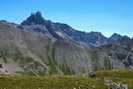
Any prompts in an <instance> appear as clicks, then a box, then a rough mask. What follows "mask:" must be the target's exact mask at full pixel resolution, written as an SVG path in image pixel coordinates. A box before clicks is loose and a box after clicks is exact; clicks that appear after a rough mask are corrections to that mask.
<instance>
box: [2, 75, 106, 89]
mask: <svg viewBox="0 0 133 89" xmlns="http://www.w3.org/2000/svg"><path fill="white" fill-rule="evenodd" d="M79 87H80V89H93V88H94V89H106V86H104V85H103V84H102V83H101V82H100V81H98V80H95V79H91V78H88V77H81V76H47V77H33V76H32V77H31V76H16V77H0V88H5V89H40V88H41V89H74V88H76V89H79Z"/></svg>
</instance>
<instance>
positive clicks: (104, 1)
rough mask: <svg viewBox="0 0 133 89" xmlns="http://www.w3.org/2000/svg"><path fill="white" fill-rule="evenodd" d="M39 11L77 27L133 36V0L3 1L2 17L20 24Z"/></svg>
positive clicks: (0, 17) (1, 7) (50, 17)
mask: <svg viewBox="0 0 133 89" xmlns="http://www.w3.org/2000/svg"><path fill="white" fill-rule="evenodd" d="M38 10H39V11H41V12H42V14H43V16H44V18H46V19H50V20H52V21H54V22H62V23H67V24H69V25H71V26H72V27H73V28H75V29H77V30H81V31H86V32H89V31H99V32H102V33H103V34H104V35H105V36H108V37H109V36H110V35H111V34H112V33H119V34H122V35H128V36H131V37H133V0H1V5H0V20H7V21H10V22H15V23H20V22H22V21H23V20H24V19H26V18H27V17H28V16H29V15H30V14H31V12H36V11H38Z"/></svg>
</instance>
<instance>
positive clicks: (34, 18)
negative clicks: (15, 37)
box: [21, 11, 45, 25]
mask: <svg viewBox="0 0 133 89" xmlns="http://www.w3.org/2000/svg"><path fill="white" fill-rule="evenodd" d="M44 22H45V19H44V18H43V17H42V14H41V12H40V11H37V12H36V13H32V14H31V15H30V16H29V17H28V18H27V19H26V20H25V21H23V22H22V23H21V24H22V25H40V24H44Z"/></svg>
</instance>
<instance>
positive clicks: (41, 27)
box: [0, 12, 133, 75]
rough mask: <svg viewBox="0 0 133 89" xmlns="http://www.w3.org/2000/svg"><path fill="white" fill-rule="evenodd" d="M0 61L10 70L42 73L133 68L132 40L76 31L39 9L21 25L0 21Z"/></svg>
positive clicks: (125, 37) (72, 72) (124, 37)
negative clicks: (45, 17) (45, 16)
mask: <svg viewBox="0 0 133 89" xmlns="http://www.w3.org/2000/svg"><path fill="white" fill-rule="evenodd" d="M0 63H4V64H6V67H7V69H8V71H9V72H10V73H16V72H19V73H20V72H21V73H28V74H33V72H36V73H38V74H43V75H47V74H48V75H49V74H81V73H88V71H92V70H102V69H127V68H128V69H133V39H131V38H129V37H127V36H121V35H118V34H114V35H113V36H111V37H110V38H107V37H105V36H103V35H102V34H101V33H100V32H90V33H85V32H81V31H77V30H74V29H73V28H71V27H70V26H68V25H67V24H61V23H54V22H51V21H49V20H45V19H44V18H43V17H42V16H41V13H40V12H37V13H34V14H32V15H31V16H30V17H28V19H27V20H25V21H24V22H22V24H21V25H18V24H13V23H9V22H6V21H0Z"/></svg>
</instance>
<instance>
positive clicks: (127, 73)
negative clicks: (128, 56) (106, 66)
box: [97, 70, 133, 89]
mask: <svg viewBox="0 0 133 89" xmlns="http://www.w3.org/2000/svg"><path fill="white" fill-rule="evenodd" d="M97 77H99V78H106V79H113V78H119V80H114V81H115V82H119V83H122V84H128V88H129V89H133V70H120V71H99V72H97Z"/></svg>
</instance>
